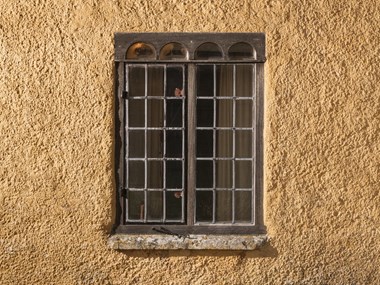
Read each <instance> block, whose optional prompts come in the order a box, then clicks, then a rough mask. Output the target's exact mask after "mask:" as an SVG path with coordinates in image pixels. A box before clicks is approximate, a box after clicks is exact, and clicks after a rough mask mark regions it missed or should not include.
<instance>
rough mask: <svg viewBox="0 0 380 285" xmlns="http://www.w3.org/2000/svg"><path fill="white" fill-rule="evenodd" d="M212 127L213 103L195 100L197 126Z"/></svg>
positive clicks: (211, 101)
mask: <svg viewBox="0 0 380 285" xmlns="http://www.w3.org/2000/svg"><path fill="white" fill-rule="evenodd" d="M213 125H214V101H213V100H212V99H211V100H208V99H206V100H204V99H202V100H200V99H198V100H197V126H198V127H212V126H213Z"/></svg>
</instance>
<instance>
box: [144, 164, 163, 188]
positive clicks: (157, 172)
mask: <svg viewBox="0 0 380 285" xmlns="http://www.w3.org/2000/svg"><path fill="white" fill-rule="evenodd" d="M147 163H148V165H147V166H148V168H147V171H148V174H147V180H148V181H147V183H148V188H155V189H158V188H163V181H162V178H163V173H164V171H163V163H162V161H148V162H147Z"/></svg>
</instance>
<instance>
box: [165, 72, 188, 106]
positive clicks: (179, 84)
mask: <svg viewBox="0 0 380 285" xmlns="http://www.w3.org/2000/svg"><path fill="white" fill-rule="evenodd" d="M184 93H185V92H184V89H183V67H182V66H168V67H167V68H166V96H167V97H178V98H180V97H182V96H184Z"/></svg>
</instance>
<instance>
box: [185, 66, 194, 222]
mask: <svg viewBox="0 0 380 285" xmlns="http://www.w3.org/2000/svg"><path fill="white" fill-rule="evenodd" d="M195 72H196V66H195V64H189V65H188V78H187V80H188V94H187V104H188V105H187V126H188V130H187V132H188V133H187V134H188V135H187V138H188V149H187V150H188V152H187V161H188V162H187V164H188V169H187V191H188V195H187V196H188V197H187V224H188V225H189V226H192V225H194V221H195V209H194V208H195V173H196V157H195V150H196V139H195V136H196V115H195V114H196V94H195V90H196V86H195V84H196V82H195Z"/></svg>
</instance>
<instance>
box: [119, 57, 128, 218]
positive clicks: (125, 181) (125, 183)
mask: <svg viewBox="0 0 380 285" xmlns="http://www.w3.org/2000/svg"><path fill="white" fill-rule="evenodd" d="M128 76H129V68H128V66H127V65H126V64H124V78H123V79H124V82H123V85H124V90H126V91H127V92H129V84H128V82H129V80H128ZM120 95H121V94H120ZM123 105H124V114H123V120H124V126H123V140H124V142H125V143H124V145H123V156H124V157H123V166H124V167H123V169H124V170H123V171H124V173H123V177H124V179H123V189H127V188H128V186H129V172H128V171H129V165H128V157H129V147H128V145H129V138H128V132H127V127H128V124H129V118H128V108H129V102H128V100H123ZM127 199H128V197H123V206H124V216H123V217H122V221H123V223H124V221H127V220H128V209H129V207H128V204H127V203H128V200H127Z"/></svg>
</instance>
